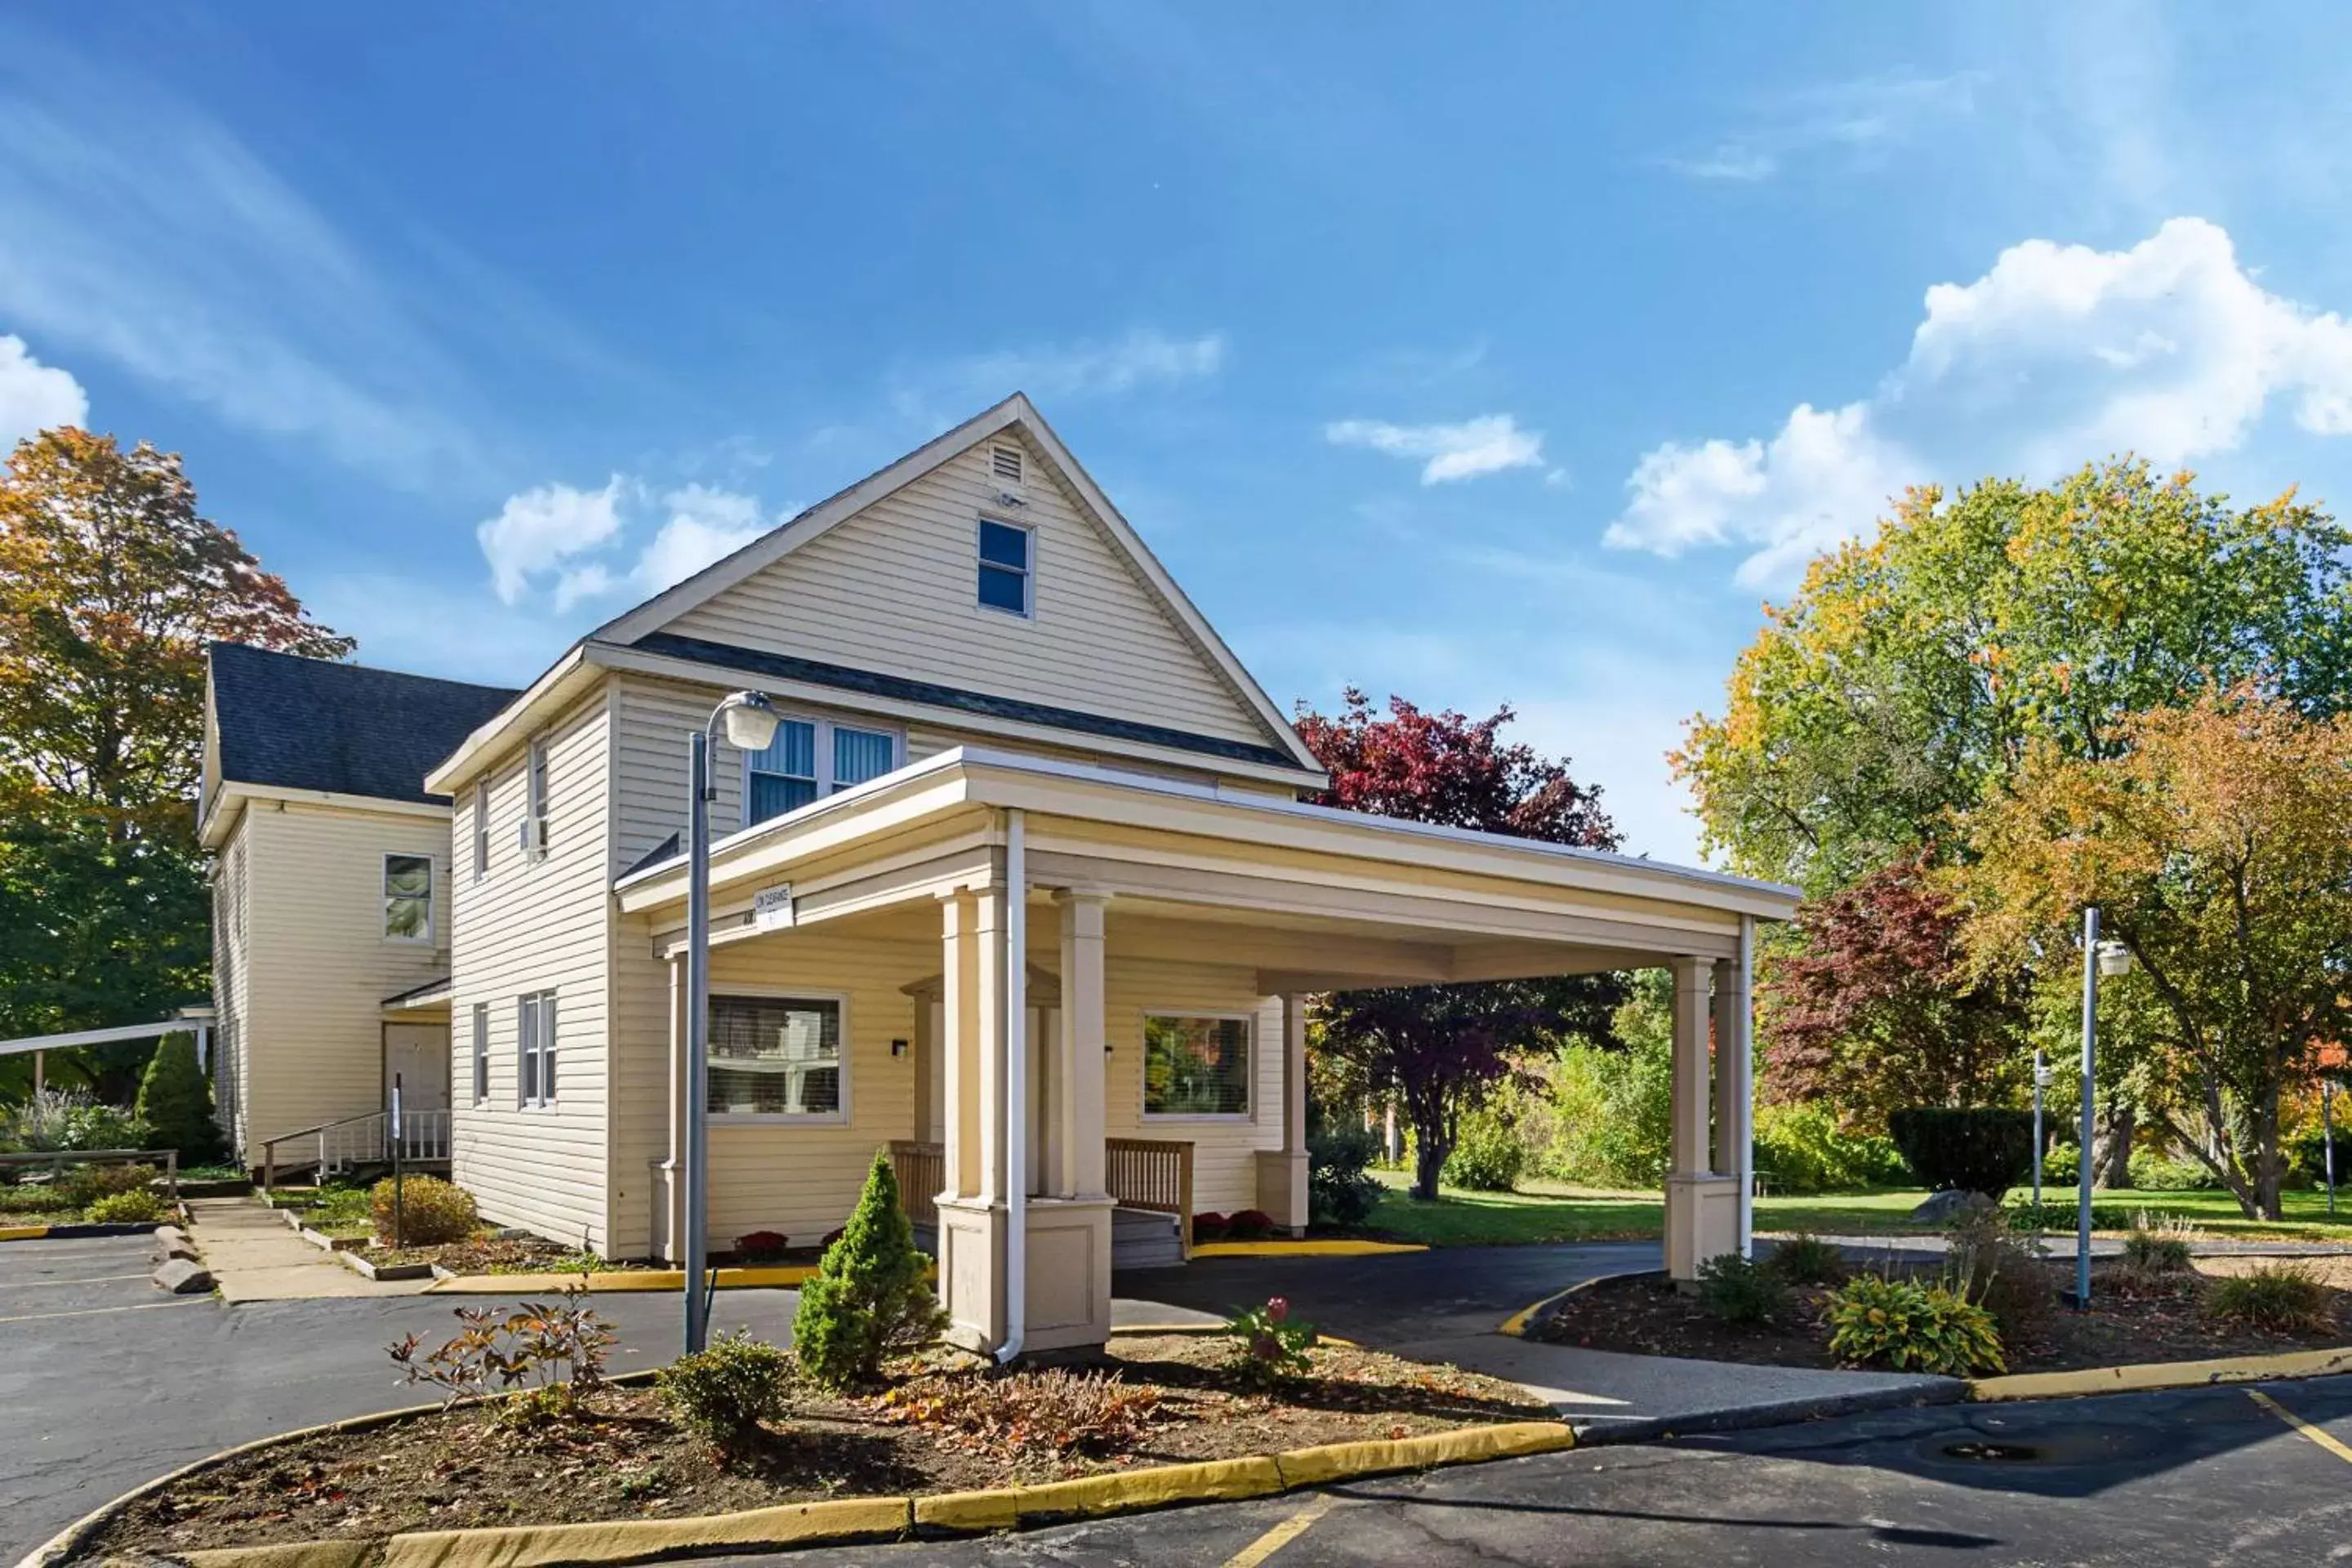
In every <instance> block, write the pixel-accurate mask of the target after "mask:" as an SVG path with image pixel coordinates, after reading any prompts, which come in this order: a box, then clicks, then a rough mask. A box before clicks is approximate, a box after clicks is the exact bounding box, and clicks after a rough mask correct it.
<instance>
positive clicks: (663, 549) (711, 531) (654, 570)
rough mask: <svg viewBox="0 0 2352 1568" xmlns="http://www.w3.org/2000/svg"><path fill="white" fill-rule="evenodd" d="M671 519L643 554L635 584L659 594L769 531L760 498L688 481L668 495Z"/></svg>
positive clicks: (638, 563) (640, 557) (665, 501)
mask: <svg viewBox="0 0 2352 1568" xmlns="http://www.w3.org/2000/svg"><path fill="white" fill-rule="evenodd" d="M662 501H663V504H664V505H665V506H667V508H668V509H669V519H668V521H666V522H664V523H663V524H662V526H661V531H660V532H658V533H656V534H655V535H654V537H653V540H652V542H649V543H648V544H646V548H645V551H644V552H643V553H642V554H640V555H639V556H638V557H637V565H636V571H635V574H634V580H635V584H636V586H637V587H639V588H640V589H642V590H644V591H645V592H646V593H647V594H658V593H660V592H661V591H662V590H663V589H665V588H667V587H668V586H670V585H671V584H674V583H683V582H684V581H686V579H688V577H691V576H693V575H694V574H696V573H697V572H699V571H701V570H702V569H703V568H704V567H705V566H708V565H709V564H710V563H712V562H714V561H717V560H720V559H722V558H723V557H725V556H729V555H732V554H734V553H735V552H737V551H738V550H740V549H742V548H743V546H745V545H747V544H749V543H751V541H753V540H755V539H757V538H759V537H760V535H761V534H763V533H765V532H767V531H768V529H769V527H770V524H769V522H768V520H767V519H766V518H764V517H763V516H761V512H760V502H759V500H758V499H757V498H755V497H752V496H747V495H740V494H738V493H736V492H734V491H731V490H719V489H709V488H707V487H705V486H702V485H698V484H696V485H688V486H686V487H685V488H684V489H676V490H672V491H671V492H670V493H669V494H668V495H667V496H665V497H663V498H662Z"/></svg>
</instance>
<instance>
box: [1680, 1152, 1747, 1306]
mask: <svg viewBox="0 0 2352 1568" xmlns="http://www.w3.org/2000/svg"><path fill="white" fill-rule="evenodd" d="M1738 1250H1739V1178H1738V1177H1737V1176H1717V1175H1707V1174H1701V1175H1688V1176H1668V1177H1667V1178H1666V1273H1667V1275H1668V1277H1669V1278H1672V1279H1681V1280H1688V1279H1697V1278H1698V1266H1699V1265H1700V1264H1702V1263H1704V1262H1706V1260H1707V1259H1708V1258H1719V1257H1721V1256H1722V1255H1723V1254H1725V1253H1727V1252H1737V1251H1738Z"/></svg>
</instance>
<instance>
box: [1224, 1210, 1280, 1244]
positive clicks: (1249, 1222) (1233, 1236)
mask: <svg viewBox="0 0 2352 1568" xmlns="http://www.w3.org/2000/svg"><path fill="white" fill-rule="evenodd" d="M1274 1230H1275V1226H1274V1216H1273V1215H1270V1214H1267V1213H1266V1212H1265V1210H1263V1209H1235V1210H1234V1212H1233V1213H1231V1214H1229V1215H1226V1216H1225V1237H1226V1239H1227V1240H1230V1241H1264V1240H1265V1238H1266V1237H1269V1236H1272V1235H1273V1234H1274Z"/></svg>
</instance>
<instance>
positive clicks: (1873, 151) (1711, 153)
mask: <svg viewBox="0 0 2352 1568" xmlns="http://www.w3.org/2000/svg"><path fill="white" fill-rule="evenodd" d="M1977 83H1978V79H1977V77H1976V76H1975V75H1974V74H1972V73H1969V72H1961V73H1959V74H1958V75H1954V76H1942V77H1931V76H1922V75H1920V74H1919V73H1917V72H1916V71H1913V70H1908V69H1904V70H1895V71H1888V72H1885V73H1884V74H1881V75H1877V76H1867V77H1859V78H1856V79H1853V80H1852V81H1842V82H1830V83H1827V84H1825V85H1823V86H1820V87H1813V88H1806V89H1801V90H1800V91H1796V92H1790V93H1784V94H1782V95H1780V97H1778V98H1775V99H1772V100H1769V101H1767V102H1764V103H1761V104H1759V105H1757V106H1756V107H1755V109H1754V110H1752V111H1750V112H1749V113H1748V116H1747V117H1746V119H1745V121H1743V122H1742V123H1741V124H1740V125H1739V126H1738V128H1737V129H1736V130H1734V131H1733V132H1731V133H1730V134H1729V135H1727V136H1726V137H1725V138H1724V139H1723V140H1721V141H1720V142H1717V143H1716V144H1715V145H1713V146H1712V147H1709V148H1707V149H1706V151H1705V152H1702V153H1694V154H1687V155H1681V156H1671V157H1666V158H1663V159H1661V160H1659V161H1660V162H1661V163H1664V165H1665V166H1666V167H1667V168H1669V169H1671V170H1673V171H1674V172H1675V173H1676V174H1684V175H1687V176H1688V177H1689V178H1691V179H1695V180H1727V181H1735V182H1741V183H1752V182H1755V181H1759V180H1769V179H1771V178H1773V177H1774V176H1776V175H1778V174H1782V173H1783V172H1785V171H1786V170H1787V169H1788V168H1789V166H1790V164H1791V163H1795V162H1798V161H1800V160H1802V159H1805V158H1808V157H1812V156H1817V155H1828V156H1836V157H1843V159H1844V160H1845V161H1846V162H1847V163H1859V164H1865V165H1866V164H1868V163H1871V162H1873V161H1874V160H1875V159H1878V158H1882V157H1884V156H1885V153H1887V151H1888V150H1889V149H1891V148H1893V147H1895V146H1899V145H1901V144H1903V143H1905V142H1908V141H1910V140H1911V139H1912V138H1913V137H1915V136H1916V135H1917V134H1918V133H1919V132H1921V131H1923V130H1924V129H1926V128H1927V127H1928V126H1930V125H1932V124H1934V123H1936V122H1937V121H1945V120H1951V119H1956V118H1958V117H1960V116H1963V115H1967V114H1969V113H1972V112H1973V111H1974V110H1975V109H1976V89H1977Z"/></svg>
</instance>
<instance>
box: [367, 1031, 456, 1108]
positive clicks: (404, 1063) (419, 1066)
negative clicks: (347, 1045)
mask: <svg viewBox="0 0 2352 1568" xmlns="http://www.w3.org/2000/svg"><path fill="white" fill-rule="evenodd" d="M395 1073H396V1074H398V1075H399V1078H400V1106H401V1110H403V1111H425V1110H448V1109H449V1026H448V1025H446V1024H386V1025H385V1026H383V1103H384V1108H385V1109H386V1110H390V1109H391V1107H392V1082H393V1076H394V1074H395Z"/></svg>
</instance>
